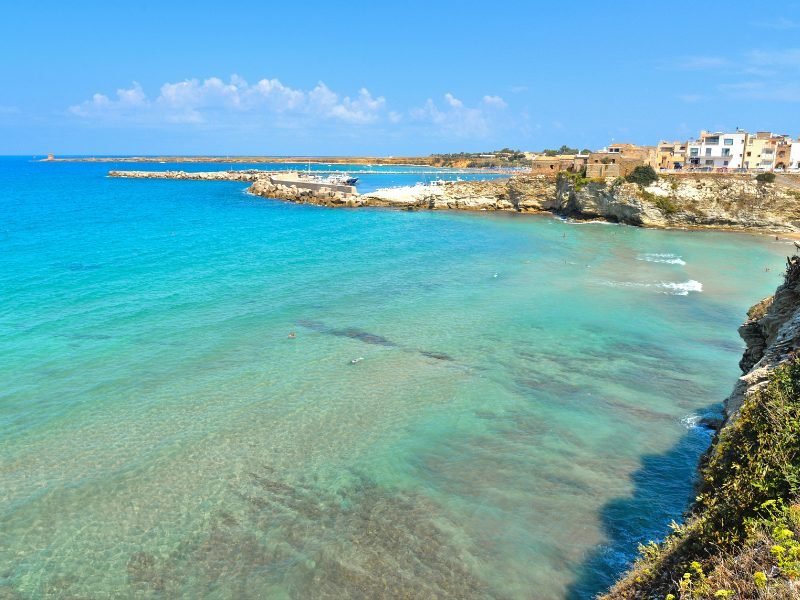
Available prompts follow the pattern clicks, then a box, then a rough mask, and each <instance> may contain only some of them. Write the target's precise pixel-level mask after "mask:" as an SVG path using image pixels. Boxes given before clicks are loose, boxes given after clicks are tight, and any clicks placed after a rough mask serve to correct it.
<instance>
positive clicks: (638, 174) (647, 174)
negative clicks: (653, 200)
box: [625, 165, 658, 187]
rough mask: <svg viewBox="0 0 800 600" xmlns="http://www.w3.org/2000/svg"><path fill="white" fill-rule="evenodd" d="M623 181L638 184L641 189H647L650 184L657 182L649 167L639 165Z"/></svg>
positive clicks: (654, 172) (655, 175)
mask: <svg viewBox="0 0 800 600" xmlns="http://www.w3.org/2000/svg"><path fill="white" fill-rule="evenodd" d="M625 181H628V182H630V183H638V184H639V185H640V186H641V187H647V186H648V185H650V184H651V183H655V182H656V181H658V174H657V173H656V171H655V169H654V168H653V167H651V166H650V165H639V166H638V167H636V168H635V169H634V170H633V172H632V173H631V174H630V175H628V176H627V177H625Z"/></svg>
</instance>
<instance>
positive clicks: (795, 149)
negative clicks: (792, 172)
mask: <svg viewBox="0 0 800 600" xmlns="http://www.w3.org/2000/svg"><path fill="white" fill-rule="evenodd" d="M789 168H790V169H800V140H797V141H796V142H792V151H791V152H790V153H789Z"/></svg>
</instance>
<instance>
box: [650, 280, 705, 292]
mask: <svg viewBox="0 0 800 600" xmlns="http://www.w3.org/2000/svg"><path fill="white" fill-rule="evenodd" d="M657 286H658V287H660V288H663V289H665V290H667V291H666V292H664V293H666V294H672V295H674V296H688V295H689V292H702V291H703V284H702V283H700V282H699V281H695V280H694V279H690V280H689V281H684V282H683V283H672V282H669V281H662V282H660V283H658V284H657Z"/></svg>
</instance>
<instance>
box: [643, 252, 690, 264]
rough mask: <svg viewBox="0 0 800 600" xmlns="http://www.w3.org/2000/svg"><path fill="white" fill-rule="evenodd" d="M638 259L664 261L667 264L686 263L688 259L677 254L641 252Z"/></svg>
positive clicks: (653, 261)
mask: <svg viewBox="0 0 800 600" xmlns="http://www.w3.org/2000/svg"><path fill="white" fill-rule="evenodd" d="M636 260H643V261H645V262H651V263H663V264H667V265H685V264H686V261H685V260H683V259H682V258H681V257H680V256H677V255H676V254H666V253H665V254H657V253H652V254H640V255H639V256H637V257H636Z"/></svg>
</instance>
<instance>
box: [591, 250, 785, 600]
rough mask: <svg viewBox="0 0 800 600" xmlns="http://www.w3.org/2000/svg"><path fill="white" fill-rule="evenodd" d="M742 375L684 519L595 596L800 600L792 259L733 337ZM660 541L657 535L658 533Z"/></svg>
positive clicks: (618, 599) (615, 598)
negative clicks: (739, 345) (739, 348)
mask: <svg viewBox="0 0 800 600" xmlns="http://www.w3.org/2000/svg"><path fill="white" fill-rule="evenodd" d="M739 334H740V336H741V337H742V339H743V340H744V341H745V343H746V349H745V351H744V354H743V356H742V359H741V361H740V363H739V366H740V367H741V369H742V373H743V374H742V376H741V377H740V378H739V380H738V381H737V382H736V385H735V386H734V389H733V392H732V393H731V395H730V396H729V397H728V399H727V400H726V403H725V421H724V424H723V425H722V428H721V429H720V431H719V432H718V433H717V435H716V436H715V438H714V441H713V443H712V445H711V448H710V449H709V450H708V452H707V453H706V455H705V456H704V458H703V460H702V461H701V465H700V470H699V481H698V486H697V497H696V500H695V502H694V504H693V506H692V507H691V509H690V511H689V512H688V513H687V516H686V520H685V522H684V523H683V524H681V525H676V526H675V527H674V529H673V532H672V533H671V534H670V535H669V536H667V537H666V539H665V541H664V542H662V543H661V544H651V545H650V546H647V547H645V548H642V549H641V550H642V555H641V557H640V559H639V560H638V561H637V562H636V564H635V565H634V566H633V568H632V569H631V570H630V571H629V572H628V573H626V574H625V575H624V576H623V577H622V578H621V579H620V581H618V582H617V584H616V585H615V586H614V587H613V588H612V589H611V590H610V591H609V592H608V594H607V595H605V596H603V598H605V599H606V600H622V599H626V600H631V599H650V598H670V597H671V598H673V599H675V600H678V599H681V600H683V599H689V598H692V599H699V598H709V599H711V598H741V599H750V598H764V599H770V598H775V599H777V598H800V579H798V578H799V577H800V481H798V478H800V257H797V256H794V257H791V258H789V259H787V268H786V274H785V278H784V282H783V283H782V284H781V285H780V286H779V287H778V289H777V290H776V292H775V294H774V295H773V296H771V297H769V298H765V299H764V300H762V301H760V302H758V303H757V304H756V305H754V306H753V307H752V308H751V309H750V310H749V311H748V314H747V320H746V321H745V322H744V324H743V325H742V326H741V327H740V328H739ZM666 533H667V532H665V534H666Z"/></svg>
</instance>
